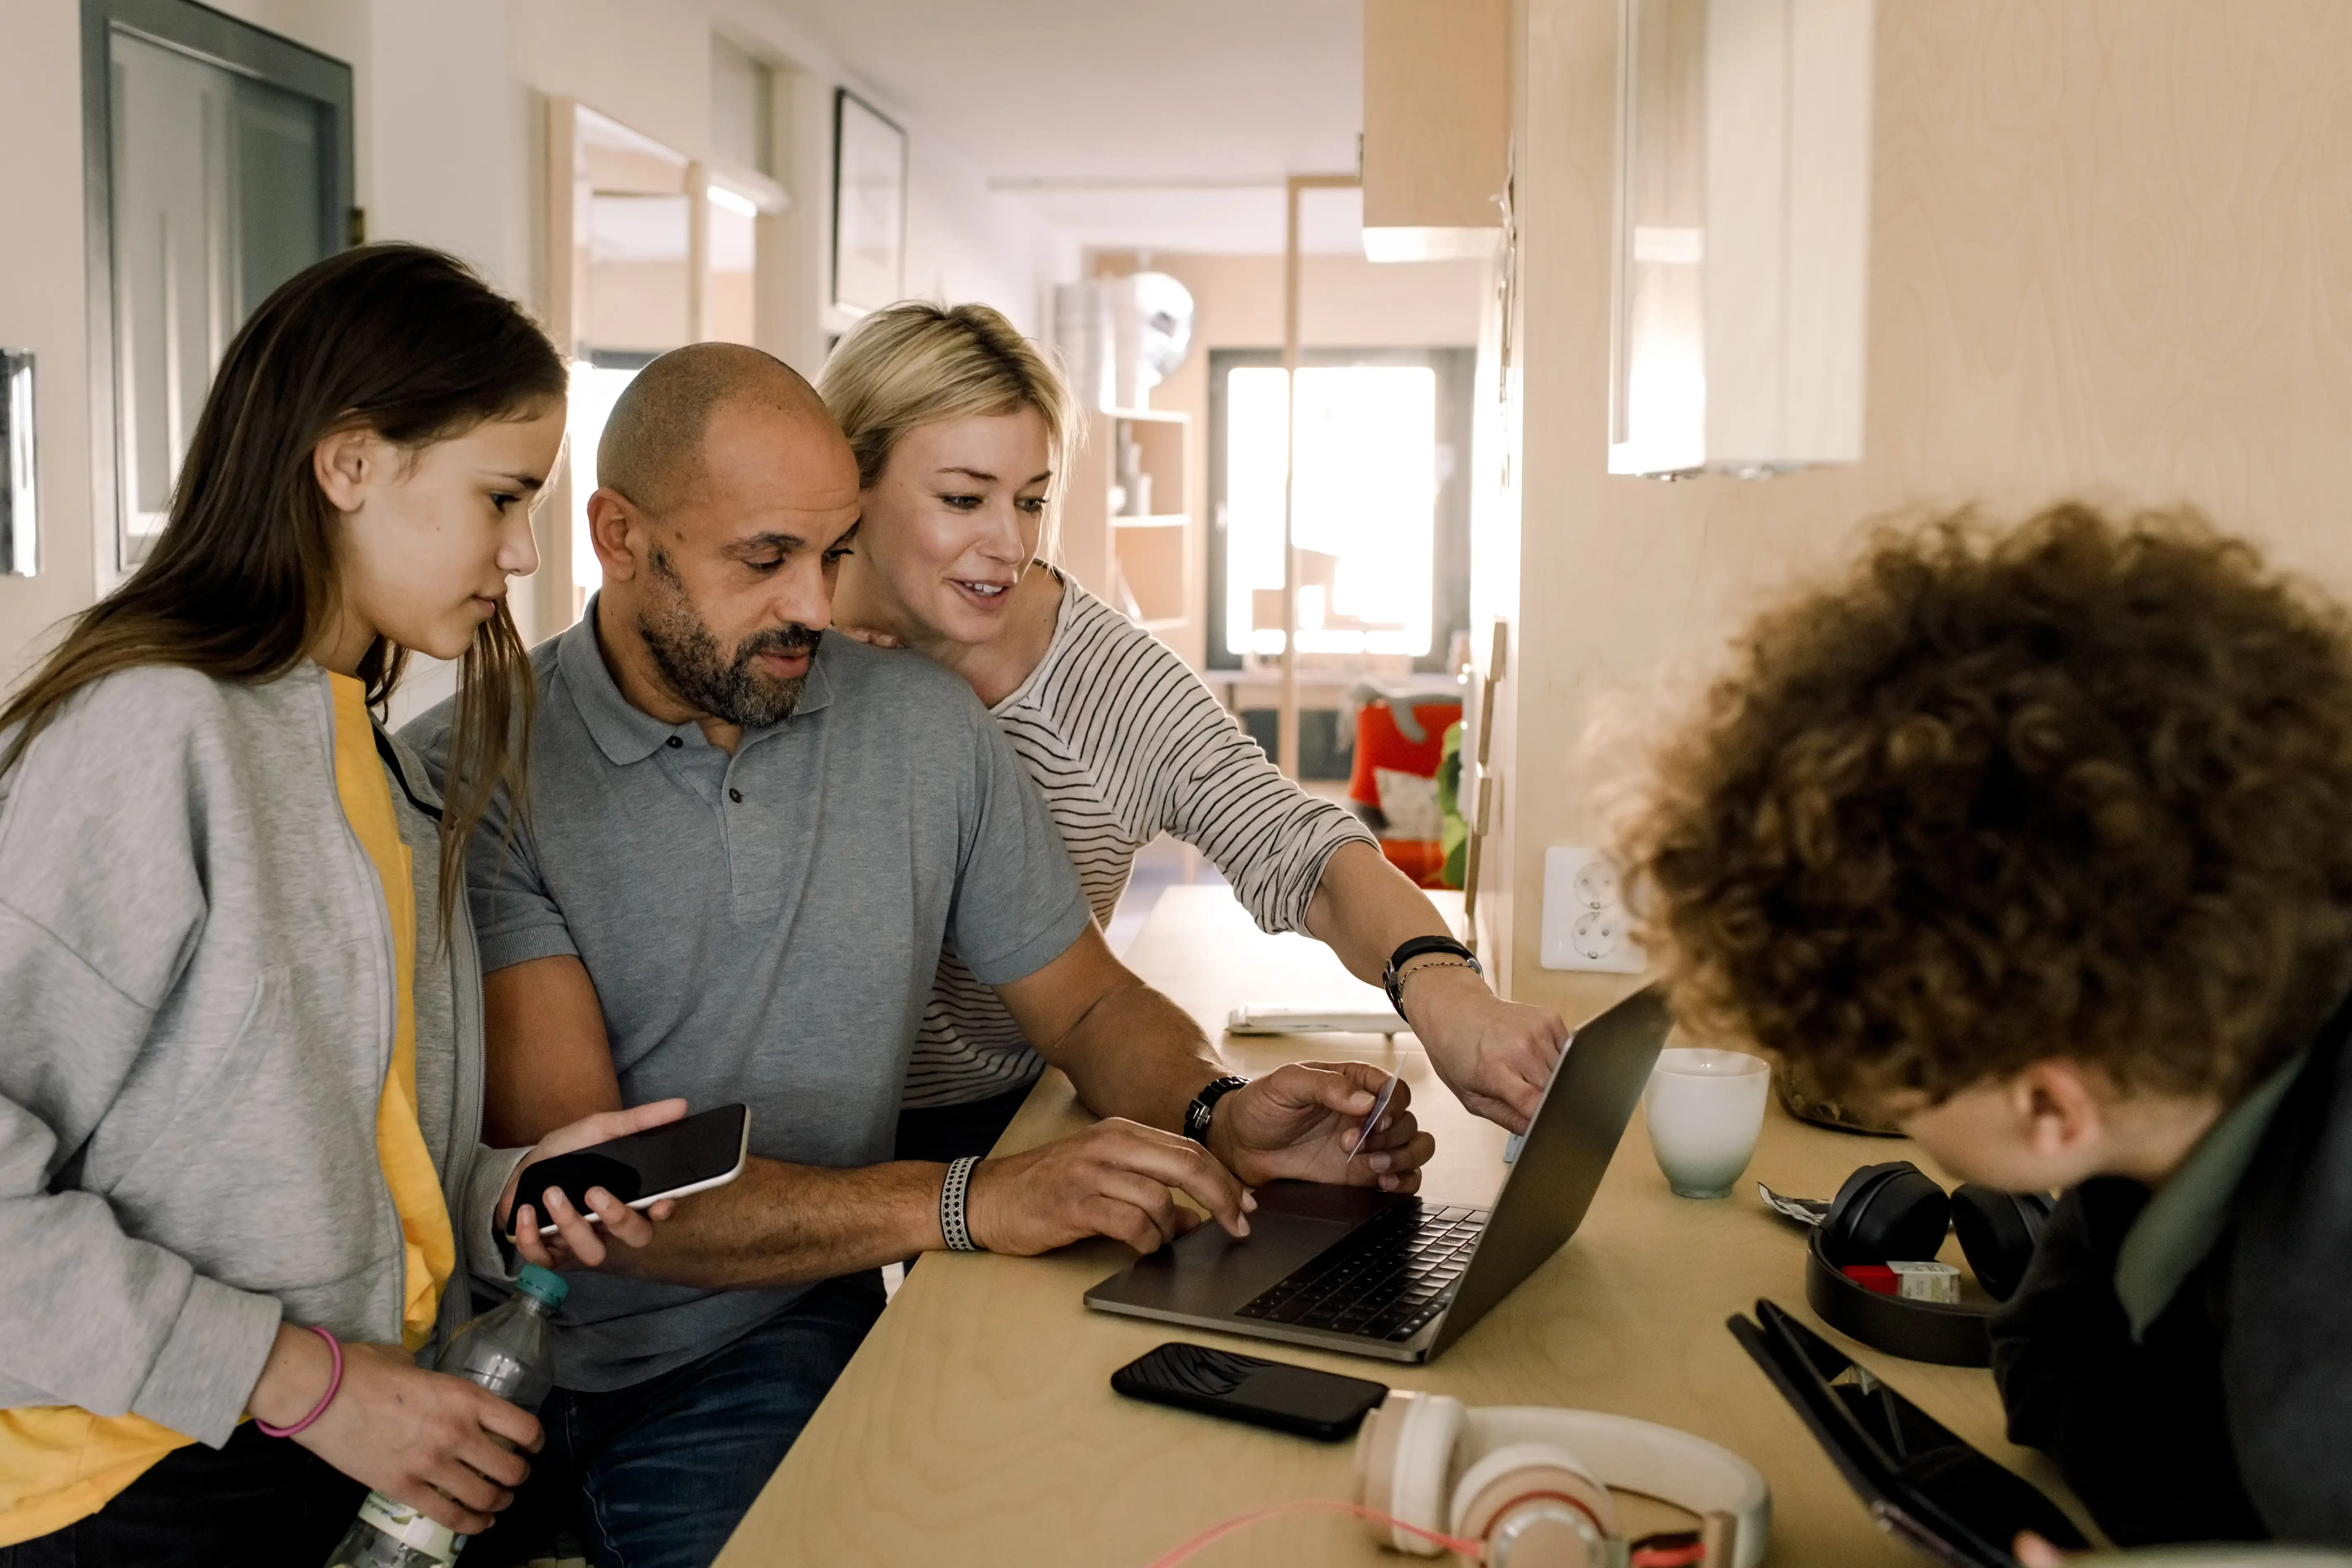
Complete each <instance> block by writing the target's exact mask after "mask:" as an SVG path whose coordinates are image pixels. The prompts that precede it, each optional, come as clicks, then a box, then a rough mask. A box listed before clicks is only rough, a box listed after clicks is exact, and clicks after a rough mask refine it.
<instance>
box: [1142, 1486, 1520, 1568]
mask: <svg viewBox="0 0 2352 1568" xmlns="http://www.w3.org/2000/svg"><path fill="white" fill-rule="evenodd" d="M1286 1513H1351V1514H1354V1515H1355V1516H1356V1517H1357V1518H1358V1519H1362V1520H1370V1521H1372V1522H1373V1523H1375V1524H1389V1525H1394V1526H1395V1527H1396V1528H1397V1529H1399V1530H1402V1531H1405V1532H1406V1533H1407V1534H1411V1535H1418V1536H1420V1537H1421V1538H1422V1539H1423V1541H1433V1542H1436V1543H1437V1544H1438V1545H1440V1546H1443V1547H1444V1548H1446V1549H1447V1550H1448V1551H1452V1552H1460V1553H1461V1554H1462V1555H1463V1556H1465V1557H1467V1558H1468V1559H1470V1561H1471V1562H1473V1563H1482V1562H1484V1561H1486V1542H1483V1541H1472V1540H1469V1539H1467V1538H1466V1537H1464V1536H1458V1535H1441V1534H1439V1533H1438V1532H1437V1531H1433V1530H1423V1528H1422V1527H1421V1526H1420V1525H1417V1524H1408V1523H1406V1522H1405V1521H1403V1520H1401V1519H1399V1518H1397V1517H1396V1516H1395V1515H1394V1514H1387V1513H1382V1512H1381V1510H1378V1509H1376V1508H1366V1507H1364V1506H1363V1505H1362V1504H1361V1503H1352V1502H1341V1501H1339V1500H1338V1499H1337V1498H1303V1499H1301V1500H1298V1501H1296V1502H1278V1503H1274V1504H1271V1505H1269V1506H1267V1507H1265V1508H1257V1509H1252V1510H1250V1511H1249V1512H1247V1513H1241V1514H1235V1515H1234V1517H1233V1518H1231V1519H1229V1520H1227V1521H1224V1523H1223V1524H1219V1525H1213V1526H1211V1527H1210V1528H1209V1529H1207V1530H1204V1531H1202V1532H1201V1533H1200V1534H1198V1535H1196V1536H1194V1537H1192V1540H1190V1541H1188V1542H1184V1544H1183V1545H1181V1546H1179V1547H1177V1548H1176V1549H1175V1550H1174V1551H1172V1552H1169V1553H1168V1554H1167V1555H1166V1556H1164V1557H1155V1558H1153V1559H1152V1560H1151V1563H1150V1568H1176V1564H1177V1563H1181V1562H1183V1561H1184V1559H1186V1558H1187V1557H1190V1556H1192V1554H1193V1553H1194V1552H1198V1551H1200V1550H1201V1549H1202V1547H1204V1546H1208V1545H1210V1544H1212V1543H1213V1542H1218V1541H1222V1540H1223V1539H1224V1538H1225V1537H1226V1536H1228V1535H1231V1534H1233V1533H1234V1531H1238V1530H1244V1529H1247V1528H1248V1527H1249V1526H1251V1525H1253V1524H1255V1523H1257V1522H1258V1521H1261V1520H1267V1519H1273V1518H1276V1517H1277V1516H1278V1515H1281V1514H1286Z"/></svg>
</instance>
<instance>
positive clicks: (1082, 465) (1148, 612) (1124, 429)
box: [1062, 408, 1195, 631]
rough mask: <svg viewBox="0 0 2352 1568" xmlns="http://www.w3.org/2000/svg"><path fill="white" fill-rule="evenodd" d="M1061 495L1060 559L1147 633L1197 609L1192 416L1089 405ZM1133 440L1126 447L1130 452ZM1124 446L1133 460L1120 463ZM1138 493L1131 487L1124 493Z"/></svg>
mask: <svg viewBox="0 0 2352 1568" xmlns="http://www.w3.org/2000/svg"><path fill="white" fill-rule="evenodd" d="M1086 421H1087V429H1086V435H1085V445H1084V447H1082V449H1081V450H1080V452H1079V454H1078V458H1077V461H1076V464H1074V465H1073V467H1072V469H1071V474H1070V486H1069V489H1067V491H1066V492H1065V494H1064V497H1063V502H1062V564H1063V566H1064V568H1065V569H1066V570H1067V571H1068V572H1069V573H1070V574H1072V575H1073V576H1075V577H1076V578H1077V580H1078V581H1079V582H1080V583H1082V584H1085V585H1086V587H1087V589H1088V590H1089V591H1090V592H1092V593H1094V594H1096V595H1098V596H1100V597H1101V598H1103V599H1105V600H1107V601H1108V602H1109V603H1110V604H1112V605H1117V606H1118V607H1119V608H1120V609H1122V610H1124V611H1126V612H1127V614H1129V616H1133V617H1134V618H1135V620H1136V621H1137V623H1138V624H1139V625H1141V626H1145V627H1147V628H1149V629H1150V630H1153V631H1165V630H1168V629H1170V628H1171V627H1175V626H1182V625H1184V624H1185V623H1186V622H1187V621H1189V620H1191V619H1192V614H1193V599H1194V597H1195V595H1194V593H1193V584H1192V557H1193V554H1194V552H1193V548H1192V518H1193V508H1192V498H1191V497H1190V496H1189V495H1187V494H1186V490H1185V483H1186V481H1185V475H1186V474H1187V472H1188V471H1189V464H1190V461H1191V457H1192V419H1191V417H1190V416H1187V415H1182V414H1171V413H1163V412H1161V411H1160V410H1157V409H1150V408H1121V409H1112V410H1108V411H1093V412H1089V413H1088V414H1087V416H1086ZM1130 444H1131V451H1130V450H1129V448H1130ZM1122 454H1126V455H1128V456H1130V457H1131V458H1132V462H1131V463H1129V462H1122V460H1121V459H1122ZM1130 492H1136V493H1130Z"/></svg>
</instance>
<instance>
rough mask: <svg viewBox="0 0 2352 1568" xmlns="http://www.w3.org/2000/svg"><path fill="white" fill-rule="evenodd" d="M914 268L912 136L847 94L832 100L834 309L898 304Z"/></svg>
mask: <svg viewBox="0 0 2352 1568" xmlns="http://www.w3.org/2000/svg"><path fill="white" fill-rule="evenodd" d="M906 269H907V133H906V132H904V131H902V130H900V129H899V128H898V126H897V125H895V124H893V123H891V121H889V120H887V119H886V118H885V117H884V116H883V115H882V114H881V113H880V112H879V111H878V110H876V109H875V108H874V106H873V105H872V104H870V103H867V102H866V100H864V99H861V98H859V97H858V96H857V95H856V93H854V92H852V91H850V90H849V89H847V88H840V89H836V90H835V93H834V98H833V302H834V304H835V306H836V307H837V308H839V309H841V310H850V311H855V312H856V313H858V314H861V315H862V314H864V313H865V312H866V311H868V310H880V309H882V307H884V306H885V305H889V304H895V303H896V302H897V301H898V299H899V297H900V295H901V294H903V293H904V292H905V279H906Z"/></svg>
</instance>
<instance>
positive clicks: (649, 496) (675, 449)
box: [596, 343, 843, 515]
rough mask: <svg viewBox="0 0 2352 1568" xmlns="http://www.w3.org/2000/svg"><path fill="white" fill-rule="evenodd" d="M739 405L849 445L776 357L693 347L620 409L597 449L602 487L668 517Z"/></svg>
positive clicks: (688, 494)
mask: <svg viewBox="0 0 2352 1568" xmlns="http://www.w3.org/2000/svg"><path fill="white" fill-rule="evenodd" d="M739 407H740V409H741V410H742V411H744V412H746V413H751V414H759V415H770V416H782V419H783V421H784V422H785V424H786V425H787V426H790V427H791V428H792V430H793V434H796V435H801V436H803V437H807V436H814V437H817V438H818V439H819V440H824V438H825V437H831V440H832V441H833V442H835V443H839V442H842V439H843V437H842V435H841V429H840V426H837V425H835V423H834V420H833V416H832V415H831V414H829V413H827V412H826V410H825V406H824V399H822V398H820V397H819V396H818V395H816V389H815V388H814V387H812V386H811V385H809V384H808V383H807V382H805V381H803V380H802V379H801V376H800V373H799V372H797V371H795V370H793V367H792V366H790V365H788V364H786V363H784V362H783V361H782V360H780V359H778V358H776V357H775V356H774V355H773V354H768V353H761V352H760V351H759V350H758V349H754V348H746V347H745V346H743V345H742V344H740V343H689V344H688V345H687V346H686V347H684V348H682V349H672V350H671V351H670V352H669V353H666V354H663V355H662V356H661V357H660V358H658V359H656V360H655V361H654V362H653V363H651V364H649V365H647V366H646V367H645V369H643V370H641V371H639V372H637V374H636V375H635V378H634V379H632V380H631V381H630V383H629V384H628V386H627V387H626V388H625V390H624V391H623V392H622V394H621V395H620V398H619V400H618V401H617V402H615V403H614V405H613V412H612V415H611V416H610V417H609V418H607V419H606V420H605V422H604V439H602V440H601V441H599V442H597V444H596V482H597V484H599V485H601V486H603V487H604V488H605V489H614V490H618V491H620V493H621V494H623V495H624V496H626V497H627V498H628V499H629V500H631V501H632V502H634V503H635V505H636V506H637V507H639V508H640V509H642V510H646V511H648V512H652V513H654V514H656V515H659V514H661V513H664V512H667V511H668V510H670V509H672V508H673V507H675V506H677V504H678V503H679V502H681V501H684V500H689V499H691V498H692V497H693V496H694V494H695V492H696V490H697V489H698V488H699V487H700V486H701V484H702V482H703V479H704V478H705V475H706V473H707V471H708V466H709V454H708V453H707V452H706V451H705V449H704V448H705V444H706V441H707V439H708V437H709V434H710V425H711V418H712V416H714V415H716V414H718V413H719V410H721V409H728V410H730V411H731V410H734V409H737V408H739ZM772 427H774V426H772Z"/></svg>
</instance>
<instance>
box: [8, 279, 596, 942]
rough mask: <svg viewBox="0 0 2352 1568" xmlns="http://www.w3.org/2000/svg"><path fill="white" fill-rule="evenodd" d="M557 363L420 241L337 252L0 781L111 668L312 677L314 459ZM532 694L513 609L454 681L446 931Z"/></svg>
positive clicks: (483, 635) (387, 647)
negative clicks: (333, 445)
mask: <svg viewBox="0 0 2352 1568" xmlns="http://www.w3.org/2000/svg"><path fill="white" fill-rule="evenodd" d="M567 386H568V377H567V376H566V374H565V373H564V367H563V362H562V359H561V358H560V357H559V356H558V355H557V353H556V352H555V349H554V346H553V345H552V344H551V343H550V342H548V340H547V334H546V333H544V332H542V331H540V329H539V327H538V326H537V325H536V324H535V323H534V322H533V321H531V320H530V317H529V316H527V315H525V314H524V313H523V311H522V310H521V308H520V307H519V306H517V305H516V304H515V303H514V301H512V300H509V299H507V298H505V297H504V296H503V295H501V294H499V293H498V292H497V291H496V290H494V289H491V288H490V287H489V285H488V284H487V283H485V282H484V281H483V280H482V279H480V278H479V277H478V276H477V275H476V274H475V273H474V272H473V271H472V270H471V269H470V268H467V266H466V265H465V264H464V263H463V262H460V261H457V260H456V259H455V258H451V257H448V256H445V255H443V254H442V253H441V252H439V251H437V250H428V249H425V247H421V246H413V245H370V246H362V247H358V248H356V249H352V250H346V251H343V252H341V254H339V255H336V256H331V257H329V258H327V259H326V260H324V261H321V262H320V263H319V264H318V265H317V266H315V267H311V268H309V269H307V270H305V271H303V272H301V273H299V274H297V275H296V276H295V277H293V278H291V279H288V281H287V282H286V283H285V284H283V285H282V286H280V287H279V289H278V291H277V292H276V293H274V294H272V295H270V296H269V298H268V300H264V301H263V302H262V306H261V308H260V309H259V310H256V311H255V312H254V314H253V318H252V320H250V321H247V323H246V324H245V327H244V330H242V331H239V332H238V333H237V335H236V341H235V342H231V343H230V344H229V348H228V353H227V354H226V356H225V357H224V358H223V359H222V361H221V367H220V374H218V375H217V376H216V377H215V379H214V381H213V386H212V392H211V394H210V395H208V396H207V397H206V398H205V409H204V415H203V416H202V417H201V418H200V419H199V420H198V421H197V422H196V429H195V435H194V439H192V440H191V441H190V442H189V444H188V454H187V458H186V459H185V461H184V462H183V464H182V465H181V468H180V478H179V483H178V485H177V487H176V488H175V489H173V494H172V508H171V516H170V520H169V521H168V522H167V523H166V524H165V526H164V529H163V533H162V534H161V536H159V537H158V538H157V540H156V542H155V547H154V549H153V551H152V552H151V553H150V554H149V555H148V557H147V560H146V562H145V563H143V564H142V565H141V566H140V567H139V569H138V570H137V571H136V572H134V573H132V574H131V577H130V578H129V580H127V581H126V582H124V583H123V584H122V585H121V587H119V588H117V589H116V590H115V591H114V592H113V593H111V594H110V595H107V596H106V597H105V598H103V599H101V600H100V601H99V602H98V603H97V604H96V605H92V606H90V608H89V610H87V611H85V612H83V614H82V615H81V616H79V617H78V618H77V619H76V620H75V622H74V623H73V625H72V626H71V627H70V628H69V629H68V631H67V633H66V636H65V639H64V641H63V642H62V643H60V644H59V645H58V648H57V651H56V652H54V653H52V654H51V655H50V656H49V657H48V658H47V659H46V660H44V661H43V662H42V664H41V665H40V667H39V668H37V670H35V671H34V673H33V675H32V676H31V678H30V679H27V680H26V683H25V684H24V686H23V687H22V688H21V689H18V690H17V692H16V695H15V696H14V697H12V698H10V699H9V700H8V702H7V705H6V706H5V708H0V734H5V733H6V732H8V731H11V730H13V731H15V733H14V736H13V738H12V739H11V740H10V741H9V742H8V743H7V746H6V748H5V751H0V773H5V771H6V770H7V769H8V768H10V767H12V766H14V765H15V764H16V760H17V759H18V758H19V757H20V756H22V755H23V754H24V751H25V748H26V746H27V745H29V744H30V743H31V742H32V740H33V738H34V737H35V736H37V735H38V734H39V733H40V732H41V731H42V730H43V729H44V728H46V727H47V725H48V723H49V722H50V721H52V720H53V719H55V718H56V717H57V715H58V710H60V709H61V708H62V707H63V706H64V705H65V703H66V701H67V700H68V699H69V698H71V697H72V696H73V694H74V693H75V692H77V691H79V690H80V689H82V688H83V687H85V686H88V685H89V684H91V683H92V682H94V681H98V680H100V679H104V678H105V677H107V676H109V675H111V674H113V673H114V672H115V671H117V670H121V669H131V668H137V667H140V666H142V665H157V664H162V665H181V666H185V667H186V668H190V669H197V670H202V671H203V672H204V673H205V674H206V675H209V676H212V677H214V678H215V679H221V680H235V681H248V682H256V683H257V682H261V681H267V680H270V679H275V678H276V677H278V676H280V675H283V674H285V673H286V672H287V671H288V670H289V669H291V668H293V667H294V666H295V665H297V664H298V663H299V662H300V661H301V659H302V658H303V657H304V655H305V654H306V653H307V652H308V651H309V650H310V648H311V647H315V646H316V645H317V644H318V642H319V640H320V637H322V636H323V635H324V633H325V632H326V630H327V628H328V627H329V626H331V624H332V623H333V621H334V619H335V616H336V614H337V608H338V600H337V588H336V577H335V570H334V551H333V525H334V522H335V520H336V512H335V510H334V508H333V507H332V506H331V504H329V502H328V500H327V498H326V495H325V493H324V492H323V491H321V490H320V489H319V485H318V481H317V480H316V479H314V478H313V477H312V475H311V471H310V454H311V449H312V448H313V447H316V446H317V445H318V444H319V442H320V440H322V439H323V438H325V437H328V436H330V435H332V434H334V433H336V432H338V431H342V430H352V429H369V430H373V431H375V432H376V433H377V434H379V435H381V436H382V437H383V438H384V439H385V440H387V441H390V442H392V443H393V444H394V445H395V446H398V447H404V448H407V449H408V450H410V451H412V452H414V451H415V450H417V449H418V448H421V447H428V446H431V445H432V444H433V443H435V442H436V441H443V440H447V439H449V438H451V437H456V436H460V435H463V434H464V433H465V432H467V430H470V429H472V428H474V427H475V426H478V425H480V424H482V423H484V422H485V421H488V420H492V419H512V418H517V417H522V416H530V415H531V414H534V413H536V412H537V411H538V410H540V409H541V408H543V407H545V406H546V405H548V404H549V403H550V402H552V401H554V400H557V399H560V398H562V396H563V395H564V394H565V392H566V390H567ZM407 658H408V652H407V650H406V649H405V648H403V647H397V646H395V645H394V644H392V643H390V642H386V641H383V640H382V639H379V640H378V641H377V642H376V643H375V644H374V645H373V647H370V648H369V649H368V651H367V654H366V656H365V657H364V658H362V659H361V661H360V668H359V676H360V679H361V680H362V682H364V683H365V685H366V687H367V696H368V701H369V703H370V704H371V705H373V706H376V707H379V708H380V707H381V706H382V704H383V702H384V700H386V699H387V698H389V697H390V696H391V695H392V692H393V689H394V687H396V686H397V685H398V684H399V682H400V676H401V670H402V668H403V667H404V665H405V664H406V662H407ZM533 692H534V688H533V686H532V682H531V679H530V663H529V659H528V657H527V656H526V654H525V652H524V649H523V645H522V639H521V637H520V636H519V635H517V633H516V631H515V625H514V618H513V616H510V615H509V613H508V610H507V607H506V605H504V604H501V605H499V613H498V614H497V615H496V616H493V617H492V618H491V619H490V620H488V622H486V623H484V625H483V626H482V628H481V630H480V631H478V632H477V633H476V634H475V635H474V643H473V646H472V647H470V648H468V649H467V651H466V654H465V657H464V658H462V659H461V660H460V661H459V663H458V667H457V721H456V723H455V725H454V726H453V730H452V733H451V736H450V753H449V759H448V773H447V777H446V779H445V780H444V782H443V788H442V800H443V803H444V804H443V807H442V814H441V909H440V911H439V912H440V916H441V923H442V929H443V930H444V931H446V930H447V929H448V928H449V924H450V921H451V919H452V917H453V915H454V913H455V911H456V908H457V898H459V897H460V896H462V894H463V891H464V889H465V857H466V846H467V840H468V839H469V838H470V837H472V834H473V831H474V829H475V827H476V826H478V825H479V823H480V822H481V820H482V816H483V814H484V813H485V812H487V811H488V808H489V804H490V802H491V800H492V799H493V798H494V797H495V795H497V793H498V791H499V787H500V786H501V785H503V786H505V788H506V789H507V792H508V798H509V800H510V801H513V802H514V803H516V806H517V809H518V810H519V809H520V806H521V803H522V802H523V800H524V799H525V793H524V773H525V767H526V763H527V752H528V746H529V739H528V738H529V734H530V709H531V702H532V697H533Z"/></svg>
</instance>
